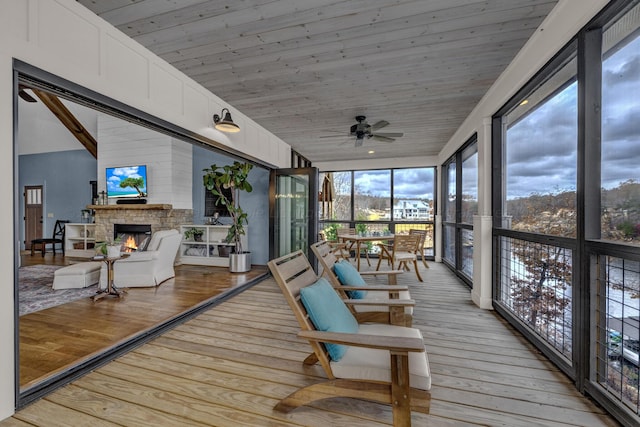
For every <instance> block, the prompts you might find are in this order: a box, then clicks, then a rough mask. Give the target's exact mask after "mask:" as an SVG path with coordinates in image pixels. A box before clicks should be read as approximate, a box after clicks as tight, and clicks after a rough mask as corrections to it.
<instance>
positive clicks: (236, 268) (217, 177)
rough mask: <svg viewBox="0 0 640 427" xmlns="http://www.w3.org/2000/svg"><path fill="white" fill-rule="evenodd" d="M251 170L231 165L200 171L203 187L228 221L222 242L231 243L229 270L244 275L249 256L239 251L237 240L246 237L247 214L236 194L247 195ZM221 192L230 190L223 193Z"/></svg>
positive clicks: (246, 164)
mask: <svg viewBox="0 0 640 427" xmlns="http://www.w3.org/2000/svg"><path fill="white" fill-rule="evenodd" d="M252 168H253V165H252V164H250V163H242V162H238V161H235V162H233V165H225V166H217V165H215V164H213V165H211V167H210V168H207V169H204V170H203V171H204V172H205V175H204V176H203V177H202V180H203V183H204V186H205V187H206V188H207V190H209V191H211V192H212V193H213V195H214V197H216V201H215V203H216V205H221V206H224V207H226V208H227V210H228V212H229V216H230V217H231V227H229V232H228V234H227V237H226V239H225V241H226V242H227V243H233V246H234V248H235V250H234V252H233V253H231V254H229V269H230V270H231V272H245V271H249V270H250V269H251V256H250V255H251V253H250V252H249V251H245V250H243V247H242V240H241V237H242V236H243V235H244V234H245V233H246V231H245V228H244V226H245V225H246V224H247V223H248V220H247V213H246V212H244V211H243V210H242V208H241V207H240V203H239V192H240V191H246V192H247V193H250V192H251V191H253V187H252V186H251V184H250V183H249V180H248V178H249V172H250V171H251V169H252ZM223 189H231V190H232V191H231V192H227V194H225V192H224V191H223Z"/></svg>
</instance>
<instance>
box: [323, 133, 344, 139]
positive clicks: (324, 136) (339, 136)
mask: <svg viewBox="0 0 640 427" xmlns="http://www.w3.org/2000/svg"><path fill="white" fill-rule="evenodd" d="M345 137H349V135H345V134H344V133H341V134H340V135H322V136H319V137H318V138H345Z"/></svg>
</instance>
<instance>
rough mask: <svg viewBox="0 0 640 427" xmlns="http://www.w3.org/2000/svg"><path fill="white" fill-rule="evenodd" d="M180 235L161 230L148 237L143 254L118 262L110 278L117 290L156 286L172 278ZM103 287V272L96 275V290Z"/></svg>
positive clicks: (137, 253) (105, 276) (104, 273)
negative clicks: (98, 284)
mask: <svg viewBox="0 0 640 427" xmlns="http://www.w3.org/2000/svg"><path fill="white" fill-rule="evenodd" d="M181 240H182V235H181V234H180V233H179V232H178V230H161V231H158V232H155V233H154V234H153V236H151V241H150V242H149V245H148V246H147V250H146V251H144V252H134V253H132V254H131V255H130V256H129V257H128V258H124V259H121V260H118V261H117V262H116V263H115V264H114V266H113V273H114V274H113V277H114V282H115V284H116V286H118V287H119V288H134V287H146V286H158V285H159V284H160V283H162V282H164V281H165V280H167V279H170V278H172V277H174V276H175V271H174V270H173V263H174V262H175V259H176V255H177V253H178V248H179V246H180V241H181ZM106 287H107V268H106V265H105V264H104V263H103V266H102V270H101V271H100V289H105V288H106Z"/></svg>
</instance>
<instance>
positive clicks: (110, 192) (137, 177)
mask: <svg viewBox="0 0 640 427" xmlns="http://www.w3.org/2000/svg"><path fill="white" fill-rule="evenodd" d="M107 197H108V198H120V197H129V198H130V197H147V166H146V165H138V166H121V167H115V168H107Z"/></svg>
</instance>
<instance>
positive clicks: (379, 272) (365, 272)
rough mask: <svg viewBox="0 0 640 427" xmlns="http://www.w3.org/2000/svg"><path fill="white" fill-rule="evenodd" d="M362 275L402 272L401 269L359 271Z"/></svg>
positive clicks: (393, 274) (394, 274)
mask: <svg viewBox="0 0 640 427" xmlns="http://www.w3.org/2000/svg"><path fill="white" fill-rule="evenodd" d="M359 273H360V275H361V276H362V277H366V276H384V275H385V274H386V275H387V276H397V275H398V274H402V273H404V271H402V270H382V271H380V270H376V271H360V272H359Z"/></svg>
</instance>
